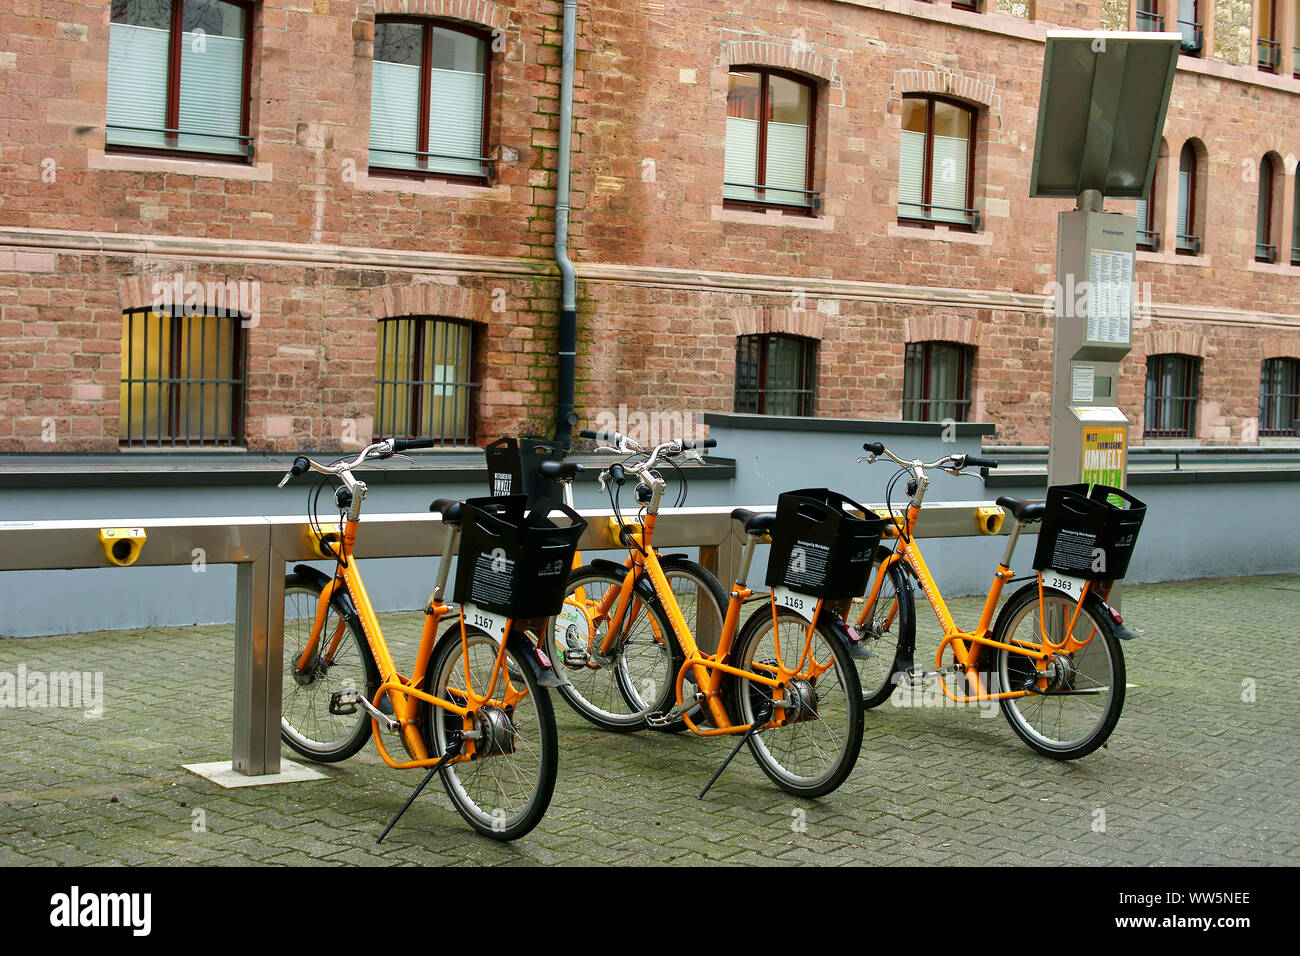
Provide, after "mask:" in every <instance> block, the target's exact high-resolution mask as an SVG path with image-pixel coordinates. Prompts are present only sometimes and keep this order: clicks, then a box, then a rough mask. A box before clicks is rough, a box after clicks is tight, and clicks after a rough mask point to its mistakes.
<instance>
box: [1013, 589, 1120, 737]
mask: <svg viewBox="0 0 1300 956" xmlns="http://www.w3.org/2000/svg"><path fill="white" fill-rule="evenodd" d="M1076 604H1077V602H1076V601H1075V599H1074V598H1072V597H1070V596H1069V595H1068V594H1065V593H1064V592H1062V591H1058V590H1056V589H1054V588H1046V587H1045V588H1043V611H1044V616H1046V617H1047V620H1048V628H1049V631H1050V633H1049V638H1050V639H1051V640H1052V642H1053V643H1057V642H1058V641H1059V640H1063V639H1064V636H1065V631H1066V628H1067V627H1068V626H1069V620H1070V616H1071V615H1072V614H1073V612H1074V608H1075V606H1076ZM1040 620H1041V618H1040V617H1039V612H1038V584H1037V582H1031V583H1029V584H1027V585H1025V586H1024V587H1022V588H1021V589H1020V590H1018V591H1017V592H1016V593H1015V594H1013V595H1012V596H1011V598H1010V599H1009V600H1008V601H1007V603H1006V605H1005V606H1004V607H1003V608H1002V613H1001V614H999V615H998V620H997V623H996V625H995V626H994V628H993V639H994V640H995V641H999V642H1001V643H1008V644H1032V645H1033V646H1041V638H1042V632H1041V631H1040V630H1039V621H1040ZM1089 627H1091V628H1094V629H1095V633H1094V634H1093V636H1092V639H1091V640H1089V641H1088V643H1087V645H1086V646H1084V647H1083V648H1081V649H1079V650H1077V651H1076V652H1075V653H1072V654H1069V655H1054V661H1053V666H1054V668H1058V673H1059V675H1060V676H1059V677H1058V678H1054V680H1053V683H1056V682H1057V681H1059V683H1060V685H1061V686H1062V687H1064V688H1066V689H1068V691H1069V693H1065V691H1064V690H1062V691H1061V692H1060V693H1051V689H1052V685H1051V684H1049V689H1048V692H1046V693H1042V694H1031V695H1026V696H1024V697H1017V698H1011V699H1004V700H1001V701H999V703H1000V704H1001V706H1002V713H1003V716H1005V717H1006V718H1007V722H1008V723H1009V724H1010V725H1011V729H1012V730H1013V731H1015V733H1016V735H1017V736H1018V737H1020V739H1021V740H1023V741H1024V742H1025V743H1026V744H1028V745H1029V747H1030V748H1031V749H1032V750H1034V751H1036V752H1037V753H1040V754H1043V755H1044V756H1047V757H1052V758H1054V759H1056V760H1074V759H1076V758H1078V757H1084V756H1087V755H1088V754H1090V753H1092V752H1093V751H1094V750H1096V749H1097V748H1098V747H1100V746H1101V745H1102V744H1104V743H1105V742H1106V740H1107V739H1108V738H1109V737H1110V735H1111V732H1112V731H1113V730H1114V729H1115V725H1116V723H1118V721H1119V716H1120V712H1121V711H1122V710H1123V709H1124V690H1125V669H1124V653H1123V651H1122V650H1121V649H1120V644H1119V640H1118V638H1116V636H1115V629H1114V626H1113V625H1112V623H1111V619H1110V615H1109V614H1107V613H1106V611H1105V609H1104V608H1102V606H1101V603H1100V602H1099V601H1098V600H1096V599H1095V598H1093V597H1091V596H1090V597H1089V598H1088V600H1087V601H1085V602H1084V605H1083V608H1082V609H1081V610H1080V612H1079V617H1078V620H1077V621H1076V623H1075V627H1074V631H1073V634H1074V635H1075V637H1076V640H1078V639H1081V636H1083V635H1086V634H1087V628H1089ZM1022 628H1023V629H1022ZM1031 634H1032V636H1033V638H1034V639H1032V640H1031V638H1030V636H1029V635H1031ZM995 663H996V666H995V668H994V669H993V673H994V674H995V675H996V676H997V679H998V683H997V687H999V688H1003V689H1007V690H1019V689H1020V688H1021V686H1023V685H1024V683H1025V681H1026V680H1027V679H1028V677H1029V675H1030V674H1031V673H1032V672H1033V671H1034V664H1033V662H1032V661H1031V660H1030V659H1029V658H1027V657H1024V656H1023V655H1020V654H1016V653H1015V652H1013V651H1007V650H1001V649H999V650H998V651H997V654H996V655H995ZM1080 681H1083V682H1084V686H1082V687H1081V686H1079V684H1080ZM1053 701H1055V703H1054V704H1053V703H1052V702H1053ZM1098 701H1100V703H1098ZM1067 707H1068V708H1069V711H1068V713H1069V714H1070V716H1071V718H1072V719H1071V720H1070V725H1071V729H1068V730H1064V731H1063V725H1064V723H1065V721H1064V717H1065V715H1066V713H1067ZM1076 714H1077V715H1078V719H1077V721H1076V720H1074V719H1073V718H1074V715H1076ZM1076 724H1077V728H1078V729H1074V726H1075V725H1076Z"/></svg>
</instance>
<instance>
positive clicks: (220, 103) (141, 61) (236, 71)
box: [104, 0, 252, 159]
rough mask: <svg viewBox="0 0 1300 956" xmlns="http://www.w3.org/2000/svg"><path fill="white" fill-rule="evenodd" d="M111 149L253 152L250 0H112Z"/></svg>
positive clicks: (223, 155)
mask: <svg viewBox="0 0 1300 956" xmlns="http://www.w3.org/2000/svg"><path fill="white" fill-rule="evenodd" d="M109 21H110V22H109V27H108V91H107V111H106V114H107V122H106V127H107V128H106V132H105V137H104V142H105V145H106V147H107V148H108V149H110V150H114V151H124V152H152V153H157V152H162V153H171V154H175V153H184V154H192V153H202V154H206V155H208V156H213V157H217V158H223V159H231V158H239V159H243V158H246V157H248V156H251V155H252V138H251V137H250V136H249V135H248V107H249V103H248V77H249V74H250V70H251V56H252V54H251V48H252V44H251V43H249V42H248V36H249V33H250V32H251V26H252V6H251V4H250V3H247V2H243V0H113V3H112V8H111V10H110V13H109Z"/></svg>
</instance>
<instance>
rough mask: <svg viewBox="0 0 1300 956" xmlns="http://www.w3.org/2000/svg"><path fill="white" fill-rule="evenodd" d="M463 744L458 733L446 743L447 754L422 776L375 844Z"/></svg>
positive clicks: (381, 839) (384, 835) (382, 840)
mask: <svg viewBox="0 0 1300 956" xmlns="http://www.w3.org/2000/svg"><path fill="white" fill-rule="evenodd" d="M463 742H464V741H463V739H462V738H461V735H460V734H459V733H457V734H455V735H454V736H452V737H451V739H450V740H448V741H447V752H446V753H444V754H443V755H442V756H441V757H439V758H438V762H437V763H435V764H434V765H433V766H431V767H430V768H429V772H428V773H427V774H425V775H424V779H423V780H421V781H420V785H419V786H418V787H416V788H415V791H414V792H413V793H412V794H411V795H410V796H409V797H407V798H406V802H405V803H404V804H402V809H400V810H398V811H397V814H396V815H395V816H394V817H393V819H391V820H389V821H388V826H386V827H384V832H383V833H381V834H379V839H377V840H376V841H375V842H376V843H383V842H384V837H386V836H388V832H389V831H390V830H392V829H393V827H395V826H397V821H398V820H400V819H402V814H403V813H405V812H406V811H407V809H409V808H410V806H411V804H412V803H414V802H415V798H416V797H418V796H419V795H420V792H421V791H422V790H424V788H425V787H427V786H428V785H429V781H430V780H432V779H433V775H434V774H435V773H437V772H438V771H439V770H440V769H442V765H443V764H445V763H446V762H447V761H448V760H450V759H451V758H452V757H455V756H457V755H458V754H459V753H460V748H461V745H462V743H463Z"/></svg>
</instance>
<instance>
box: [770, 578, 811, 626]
mask: <svg viewBox="0 0 1300 956" xmlns="http://www.w3.org/2000/svg"><path fill="white" fill-rule="evenodd" d="M772 597H773V598H775V599H776V606H777V607H783V608H786V609H788V610H791V611H794V612H795V613H796V614H798V615H799V616H800V617H801V618H803V619H804V620H805V621H807V622H808V623H810V624H811V623H812V619H813V613H814V612H815V611H816V610H817V599H816V598H815V597H809V596H808V595H806V594H800V593H798V592H797V591H791V590H790V589H789V588H782V587H776V588H772Z"/></svg>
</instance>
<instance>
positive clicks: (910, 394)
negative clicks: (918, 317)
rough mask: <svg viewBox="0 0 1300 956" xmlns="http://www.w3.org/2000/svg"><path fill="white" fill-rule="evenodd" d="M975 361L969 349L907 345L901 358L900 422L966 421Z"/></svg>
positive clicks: (950, 344)
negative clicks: (901, 395) (901, 401)
mask: <svg viewBox="0 0 1300 956" xmlns="http://www.w3.org/2000/svg"><path fill="white" fill-rule="evenodd" d="M974 360H975V349H974V348H972V347H971V346H969V345H959V344H956V343H953V342H909V343H908V345H907V351H906V352H905V354H904V356H903V421H905V422H941V421H946V420H951V421H954V422H964V421H966V419H967V416H968V415H969V413H970V378H971V374H970V373H971V366H972V365H974V364H975V362H974Z"/></svg>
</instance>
